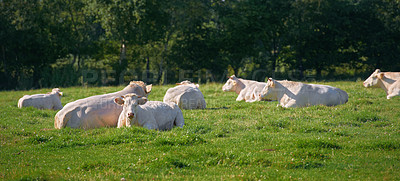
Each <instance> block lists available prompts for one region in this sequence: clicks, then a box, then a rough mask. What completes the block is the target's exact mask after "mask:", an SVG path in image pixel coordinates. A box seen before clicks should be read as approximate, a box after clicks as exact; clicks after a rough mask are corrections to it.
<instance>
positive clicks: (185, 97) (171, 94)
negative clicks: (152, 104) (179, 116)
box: [163, 80, 206, 109]
mask: <svg viewBox="0 0 400 181" xmlns="http://www.w3.org/2000/svg"><path fill="white" fill-rule="evenodd" d="M177 85H178V86H176V87H173V88H169V89H168V90H167V92H166V93H165V96H164V99H163V102H173V103H175V104H177V105H178V106H179V108H181V109H205V108H206V101H205V100H204V96H203V93H201V91H200V89H199V84H193V83H191V82H190V81H187V80H186V81H183V82H181V83H177Z"/></svg>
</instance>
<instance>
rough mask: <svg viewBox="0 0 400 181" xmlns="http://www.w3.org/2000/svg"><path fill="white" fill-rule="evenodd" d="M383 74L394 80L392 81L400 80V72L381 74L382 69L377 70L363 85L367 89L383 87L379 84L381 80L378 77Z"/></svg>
mask: <svg viewBox="0 0 400 181" xmlns="http://www.w3.org/2000/svg"><path fill="white" fill-rule="evenodd" d="M379 74H382V75H384V76H385V77H386V78H389V79H392V80H399V79H400V72H381V70H380V69H376V70H375V71H374V72H373V73H372V74H371V75H370V76H369V77H368V78H367V79H366V80H365V81H364V82H363V85H364V87H366V88H369V87H381V85H380V83H379V81H380V80H379V78H378V75H379Z"/></svg>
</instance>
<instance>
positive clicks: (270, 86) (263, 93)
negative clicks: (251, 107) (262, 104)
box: [260, 78, 276, 98]
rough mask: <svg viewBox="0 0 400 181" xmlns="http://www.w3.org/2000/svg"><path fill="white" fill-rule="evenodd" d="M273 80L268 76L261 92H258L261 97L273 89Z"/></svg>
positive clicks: (266, 95)
mask: <svg viewBox="0 0 400 181" xmlns="http://www.w3.org/2000/svg"><path fill="white" fill-rule="evenodd" d="M275 82H276V80H274V79H272V78H268V81H267V85H266V86H265V87H264V88H263V90H262V91H261V94H260V97H261V98H266V97H268V96H269V95H270V94H271V93H272V91H273V89H274V88H275V84H276V83H275Z"/></svg>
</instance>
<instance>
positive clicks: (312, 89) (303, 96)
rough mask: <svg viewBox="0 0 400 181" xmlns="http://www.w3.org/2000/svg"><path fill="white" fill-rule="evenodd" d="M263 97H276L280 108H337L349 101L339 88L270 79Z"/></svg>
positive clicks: (263, 91)
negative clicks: (316, 106)
mask: <svg viewBox="0 0 400 181" xmlns="http://www.w3.org/2000/svg"><path fill="white" fill-rule="evenodd" d="M260 96H261V97H266V96H272V97H276V99H277V100H278V101H279V104H278V105H280V106H282V107H285V108H288V107H306V106H312V105H326V106H336V105H339V104H344V103H346V102H347V101H348V99H349V96H348V95H347V93H346V92H345V91H343V90H341V89H339V88H336V87H332V86H328V85H318V84H303V83H300V82H292V81H276V80H274V79H272V78H269V79H268V81H267V86H265V87H264V89H263V90H262V92H261V95H260Z"/></svg>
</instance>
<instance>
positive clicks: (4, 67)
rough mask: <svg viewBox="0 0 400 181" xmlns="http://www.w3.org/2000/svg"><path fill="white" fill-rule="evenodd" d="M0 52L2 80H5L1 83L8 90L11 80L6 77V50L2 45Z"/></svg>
mask: <svg viewBox="0 0 400 181" xmlns="http://www.w3.org/2000/svg"><path fill="white" fill-rule="evenodd" d="M1 50H2V55H3V58H2V59H3V69H4V78H6V80H5V81H3V83H4V88H8V86H9V82H10V80H11V79H10V77H9V75H8V71H7V62H6V49H5V47H4V45H3V46H1Z"/></svg>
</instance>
